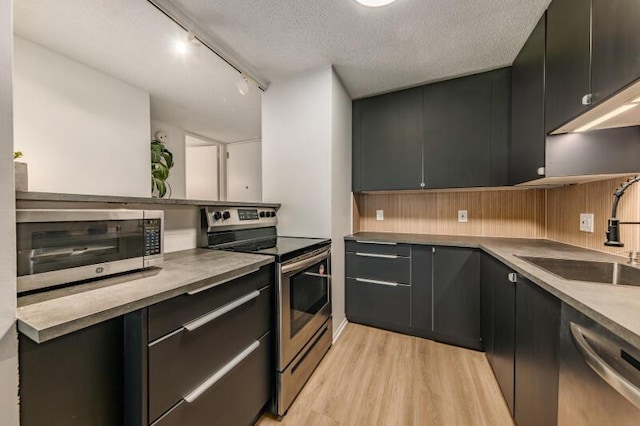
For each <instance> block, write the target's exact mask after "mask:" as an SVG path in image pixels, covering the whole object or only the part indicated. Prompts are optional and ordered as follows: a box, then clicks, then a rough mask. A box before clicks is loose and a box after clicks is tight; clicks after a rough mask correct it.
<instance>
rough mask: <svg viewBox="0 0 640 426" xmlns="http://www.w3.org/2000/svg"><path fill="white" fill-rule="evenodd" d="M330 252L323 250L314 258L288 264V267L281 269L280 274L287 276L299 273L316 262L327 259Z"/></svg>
mask: <svg viewBox="0 0 640 426" xmlns="http://www.w3.org/2000/svg"><path fill="white" fill-rule="evenodd" d="M330 251H331V250H329V249H328V250H324V251H323V252H322V253H319V254H316V255H315V256H311V257H309V258H307V259H302V260H300V261H298V262H294V263H290V264H288V265H284V266H283V267H282V273H283V274H288V273H289V272H296V271H300V270H303V269H305V268H307V267H309V266H311V265H313V264H314V263H317V262H318V261H320V260H322V259H326V258H327V257H329V253H330Z"/></svg>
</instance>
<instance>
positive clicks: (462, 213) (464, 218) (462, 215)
mask: <svg viewBox="0 0 640 426" xmlns="http://www.w3.org/2000/svg"><path fill="white" fill-rule="evenodd" d="M468 221H469V215H468V214H467V211H466V210H458V222H460V223H467V222H468Z"/></svg>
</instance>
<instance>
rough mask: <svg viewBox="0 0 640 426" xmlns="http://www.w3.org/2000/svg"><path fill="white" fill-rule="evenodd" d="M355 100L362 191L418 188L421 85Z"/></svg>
mask: <svg viewBox="0 0 640 426" xmlns="http://www.w3.org/2000/svg"><path fill="white" fill-rule="evenodd" d="M358 102H359V104H360V105H359V111H358V114H359V116H360V138H361V142H360V143H361V144H362V148H361V149H362V172H361V173H362V181H361V182H362V190H365V191H367V190H368V191H375V190H396V189H420V183H421V182H422V88H415V89H409V90H402V91H400V92H395V93H390V94H388V95H382V96H375V97H372V98H368V99H363V100H361V101H358ZM354 125H357V124H356V123H354ZM355 154H356V155H357V152H356V153H355Z"/></svg>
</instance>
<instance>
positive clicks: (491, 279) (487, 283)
mask: <svg viewBox="0 0 640 426" xmlns="http://www.w3.org/2000/svg"><path fill="white" fill-rule="evenodd" d="M481 270H482V272H481V275H480V339H481V340H482V348H483V349H484V351H485V352H486V354H487V359H488V360H489V363H491V364H493V355H494V338H493V288H494V286H495V281H496V279H495V276H496V273H495V270H496V268H495V260H493V258H492V257H491V256H490V255H488V254H485V253H483V254H482V262H481Z"/></svg>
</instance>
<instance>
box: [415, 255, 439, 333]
mask: <svg viewBox="0 0 640 426" xmlns="http://www.w3.org/2000/svg"><path fill="white" fill-rule="evenodd" d="M433 251H434V248H433V247H431V246H418V245H415V246H413V248H412V256H411V275H412V277H411V278H412V285H411V327H412V328H414V329H416V330H418V332H422V333H427V334H428V333H430V332H431V330H432V329H433V322H432V317H433V316H432V314H433V285H432V276H433V275H432V274H433Z"/></svg>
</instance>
